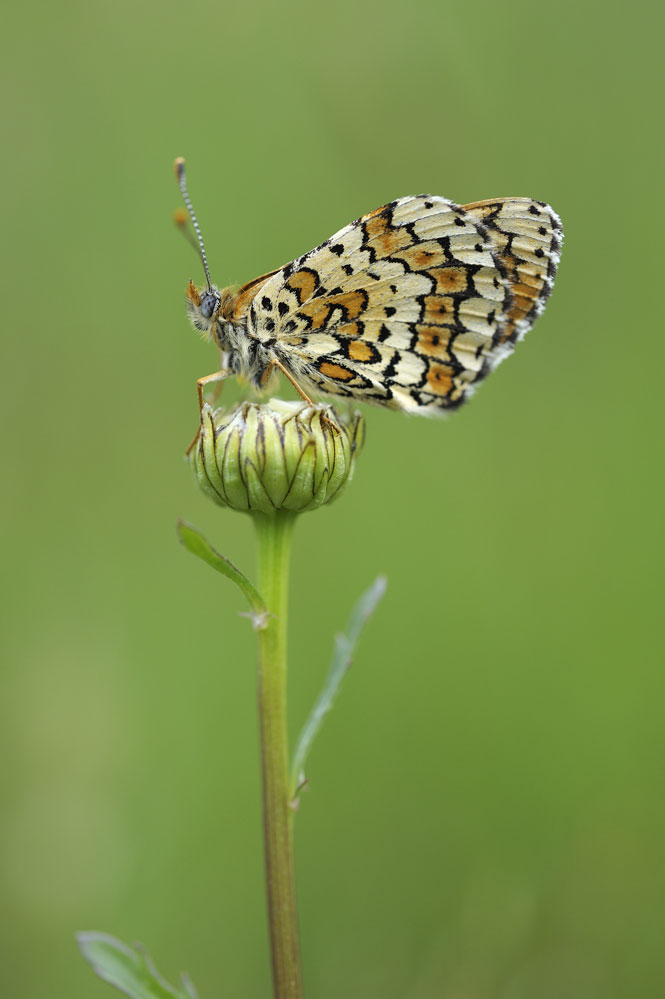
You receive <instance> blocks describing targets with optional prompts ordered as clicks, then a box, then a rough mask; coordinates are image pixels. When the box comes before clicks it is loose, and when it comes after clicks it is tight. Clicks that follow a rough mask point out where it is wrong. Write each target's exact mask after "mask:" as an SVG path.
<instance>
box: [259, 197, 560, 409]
mask: <svg viewBox="0 0 665 999" xmlns="http://www.w3.org/2000/svg"><path fill="white" fill-rule="evenodd" d="M560 240H561V224H560V222H559V220H558V217H557V216H556V215H555V214H554V212H553V211H552V210H551V209H550V208H548V207H547V206H546V205H543V204H541V203H540V202H535V201H530V200H529V199H525V198H505V199H499V200H496V201H487V202H478V203H476V204H473V205H468V206H460V205H456V204H454V203H453V202H451V201H447V200H445V199H444V198H440V197H436V196H433V195H432V196H430V195H422V196H418V197H406V198H400V199H399V200H398V201H393V202H391V203H390V204H388V205H384V206H383V207H381V208H378V209H376V211H373V212H370V213H369V214H368V215H364V216H362V218H360V219H357V220H356V221H355V222H352V223H351V224H350V225H348V226H346V227H345V228H344V229H341V230H340V231H339V232H338V233H336V234H335V235H334V236H332V237H331V238H330V239H328V240H326V242H325V243H322V244H321V246H318V247H316V248H315V249H314V250H311V251H310V252H309V253H306V254H305V255H304V256H302V257H299V258H298V259H297V260H294V261H293V262H292V263H290V264H287V266H286V267H284V268H282V269H281V270H279V271H276V272H275V273H274V274H273V275H272V276H271V277H269V278H268V280H266V281H265V282H264V283H262V284H260V285H259V287H258V289H257V292H256V294H254V295H253V296H252V297H251V300H250V297H249V296H247V298H246V306H247V311H246V322H247V332H248V334H249V335H250V336H251V337H254V338H256V339H257V340H259V341H260V342H261V343H262V344H263V345H264V347H266V348H268V349H270V350H271V352H272V353H273V355H274V356H275V358H277V359H278V360H279V361H280V362H281V364H282V365H283V366H284V367H285V368H287V370H288V371H290V372H291V373H292V375H293V377H294V379H295V380H296V381H297V382H298V383H299V384H301V385H303V387H309V388H312V389H313V390H314V391H319V392H323V393H326V394H332V395H342V396H352V397H355V398H358V399H361V400H364V401H368V402H372V401H373V402H376V403H379V404H381V405H384V406H388V407H391V408H394V409H402V410H410V411H414V412H421V413H422V412H424V413H427V412H432V413H433V412H437V411H440V410H442V409H451V408H454V407H456V406H459V405H461V403H462V402H464V400H465V398H467V397H468V395H469V394H470V391H471V390H472V388H473V385H474V383H476V382H478V381H479V380H480V379H481V378H483V377H484V376H485V375H486V374H487V373H488V371H490V370H491V369H492V367H493V366H494V365H495V364H496V363H497V362H498V361H499V360H501V359H502V358H503V357H504V356H505V355H506V354H507V353H508V352H509V351H510V350H511V349H512V346H513V344H514V342H515V341H516V340H517V339H519V338H520V337H521V336H523V334H524V333H525V332H526V330H527V329H529V327H530V326H531V324H532V323H533V321H534V319H535V318H536V316H537V315H538V313H539V312H540V311H541V310H542V307H543V304H544V302H545V300H546V298H547V295H548V294H549V291H550V290H551V286H552V281H553V278H554V273H555V271H556V265H557V262H558V259H559V256H558V251H559V246H560Z"/></svg>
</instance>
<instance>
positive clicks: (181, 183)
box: [173, 156, 212, 291]
mask: <svg viewBox="0 0 665 999" xmlns="http://www.w3.org/2000/svg"><path fill="white" fill-rule="evenodd" d="M173 168H174V170H175V175H176V179H177V181H178V187H179V188H180V191H181V193H182V196H183V198H184V201H185V204H186V205H187V211H188V212H189V217H190V218H191V220H192V225H193V226H194V232H195V233H196V238H197V239H198V241H199V245H198V251H199V254H200V257H201V263H202V264H203V270H204V271H205V272H206V280H207V282H208V291H211V290H212V282H211V280H210V271H209V270H208V258H207V257H206V251H205V246H204V245H203V237H202V235H201V229H200V228H199V223H198V220H197V218H196V215H195V214H194V209H193V208H192V202H191V200H190V197H189V192H188V190H187V182H186V180H185V161H184V159H183V158H182V156H179V157H178V158H177V160H176V161H175V163H174V164H173Z"/></svg>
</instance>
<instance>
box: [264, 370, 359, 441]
mask: <svg viewBox="0 0 665 999" xmlns="http://www.w3.org/2000/svg"><path fill="white" fill-rule="evenodd" d="M273 368H278V369H279V371H281V372H282V374H283V375H284V376H285V377H286V378H288V380H289V381H290V382H291V384H292V385H293V387H294V389H295V390H296V392H297V393H298V395H300V396H301V398H303V399H304V400H305V402H306V403H307V405H308V406H314V405H315V404H314V403H313V402H312V400H311V399H310V397H309V396H308V395H307V394H306V392H304V391H303V389H301V388H300V385H298V382H297V381H296V380H295V378H294V377H293V375H292V374H291V372H290V371H287V370H286V368H285V367H284V365H283V364H281V363H280V361H277V360H275V359H274V358H273V360H272V361H271V362H270V364H269V365H268V367H267V368H266V372H265V374H264V376H263V381H267V380H268V378H269V377H270V375H271V373H272V370H273ZM321 419H322V420H323V422H324V423H327V424H328V426H329V427H330V429H331V430H332V431H333V432H334V433H339V432H340V429H339V427H338V426H337V424H336V423H335V421H334V420H331V419H330V417H329V416H328V414H327V413H322V414H321Z"/></svg>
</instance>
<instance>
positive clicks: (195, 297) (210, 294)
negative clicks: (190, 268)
mask: <svg viewBox="0 0 665 999" xmlns="http://www.w3.org/2000/svg"><path fill="white" fill-rule="evenodd" d="M221 304H222V293H221V292H220V291H219V289H218V288H216V287H215V285H209V286H208V285H206V286H205V287H204V288H197V287H196V285H195V284H194V282H193V281H190V282H189V284H188V286H187V314H188V316H189V319H190V322H191V323H192V326H193V327H194V329H196V330H198V331H199V333H205V334H206V336H207V337H208V338H209V339H212V338H213V337H215V339H217V337H216V336H215V326H217V325H219V322H218V320H219V319H221V315H220V307H221Z"/></svg>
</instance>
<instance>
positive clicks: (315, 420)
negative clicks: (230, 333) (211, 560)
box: [190, 399, 364, 513]
mask: <svg viewBox="0 0 665 999" xmlns="http://www.w3.org/2000/svg"><path fill="white" fill-rule="evenodd" d="M363 437H364V420H363V418H362V417H361V416H360V414H358V413H355V414H354V415H353V416H352V417H351V418H350V419H349V420H348V421H345V420H342V419H341V418H340V417H339V416H338V415H337V413H336V412H335V411H334V410H333V408H332V407H331V406H323V405H317V406H310V405H309V404H307V403H305V404H303V403H301V402H283V401H282V400H280V399H271V400H270V401H269V402H268V403H267V404H265V405H259V404H258V403H251V402H245V403H243V404H242V405H241V406H239V407H238V409H236V410H234V411H233V412H231V413H227V412H225V411H224V410H214V411H213V410H212V408H211V407H210V406H208V405H206V406H204V407H203V409H202V411H201V432H200V435H199V438H198V440H197V442H196V446H195V448H194V449H193V451H192V453H191V456H190V462H191V465H192V468H193V470H194V474H195V475H196V478H197V480H198V483H199V485H200V487H201V489H202V490H203V492H204V493H206V495H208V496H210V498H211V499H213V500H214V501H215V502H216V503H219V504H220V505H221V506H229V507H232V509H234V510H249V511H255V510H256V511H259V512H261V513H274V512H275V511H276V510H292V511H299V510H313V509H315V508H316V507H318V506H322V505H323V504H324V503H329V502H330V501H331V500H332V499H334V498H335V497H336V496H338V495H339V494H340V492H341V491H342V489H343V487H344V486H345V484H346V483H347V482H348V480H349V479H350V478H351V476H352V474H353V469H354V465H355V457H356V454H357V452H358V450H359V449H360V447H361V445H362V442H363Z"/></svg>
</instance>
